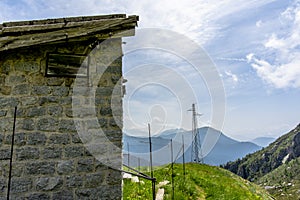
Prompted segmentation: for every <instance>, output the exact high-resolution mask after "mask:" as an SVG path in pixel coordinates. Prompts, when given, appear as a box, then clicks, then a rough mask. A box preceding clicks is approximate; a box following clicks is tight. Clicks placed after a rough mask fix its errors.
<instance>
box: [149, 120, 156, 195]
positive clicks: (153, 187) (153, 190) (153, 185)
mask: <svg viewBox="0 0 300 200" xmlns="http://www.w3.org/2000/svg"><path fill="white" fill-rule="evenodd" d="M148 131H149V148H150V152H149V154H150V173H151V178H153V166H152V143H151V131H150V124H148ZM152 197H153V200H155V180H152Z"/></svg>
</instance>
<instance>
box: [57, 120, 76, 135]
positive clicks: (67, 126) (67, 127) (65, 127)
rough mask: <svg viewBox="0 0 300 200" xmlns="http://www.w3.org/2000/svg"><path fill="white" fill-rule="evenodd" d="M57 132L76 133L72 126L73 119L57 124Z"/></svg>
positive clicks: (73, 125)
mask: <svg viewBox="0 0 300 200" xmlns="http://www.w3.org/2000/svg"><path fill="white" fill-rule="evenodd" d="M59 130H60V131H61V132H73V131H76V127H75V124H74V120H73V119H69V120H66V119H64V120H61V121H60V123H59Z"/></svg>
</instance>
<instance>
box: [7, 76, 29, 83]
mask: <svg viewBox="0 0 300 200" xmlns="http://www.w3.org/2000/svg"><path fill="white" fill-rule="evenodd" d="M24 82H26V77H25V76H24V75H13V76H9V78H8V83H9V84H10V85H17V84H20V83H24Z"/></svg>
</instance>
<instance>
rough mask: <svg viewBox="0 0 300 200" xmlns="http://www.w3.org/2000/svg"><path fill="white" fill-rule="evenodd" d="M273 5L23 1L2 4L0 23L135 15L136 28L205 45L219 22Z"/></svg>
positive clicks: (252, 0) (262, 0)
mask: <svg viewBox="0 0 300 200" xmlns="http://www.w3.org/2000/svg"><path fill="white" fill-rule="evenodd" d="M272 1H274V0H249V1H244V0H224V1H219V0H211V1H209V2H208V1H206V0H200V1H199V0H187V1H181V0H174V1H170V0H160V1H140V0H124V1H119V0H89V1H87V0H73V1H68V2H66V1H62V0H52V1H46V0H29V1H24V2H26V3H24V2H23V3H22V4H24V5H22V6H19V5H18V3H15V4H13V3H10V4H9V5H8V3H7V4H5V3H1V2H0V5H2V4H3V5H2V6H1V8H4V9H5V13H4V14H2V16H0V21H1V20H5V21H8V20H22V19H23V20H24V19H33V18H50V17H66V16H78V15H97V14H98V15H99V14H111V13H126V14H128V15H132V14H136V15H139V16H140V22H139V26H140V27H142V28H145V27H147V28H150V27H152V28H154V27H155V28H157V27H158V28H166V29H171V30H173V31H177V32H179V33H182V34H186V35H187V36H189V37H190V38H192V39H194V40H196V41H197V42H198V43H200V44H204V43H205V42H207V41H209V40H211V39H212V38H214V37H216V36H218V33H219V30H220V29H221V27H222V26H223V24H218V23H217V21H218V20H220V19H222V18H224V17H225V16H230V15H234V14H235V13H236V12H239V11H242V10H246V9H249V10H250V9H252V8H255V7H259V6H261V5H264V4H267V3H269V2H272ZM19 4H20V3H19ZM2 10H3V9H2ZM16 10H18V12H16ZM41 10H43V12H41ZM1 12H2V11H1ZM4 15H5V16H4Z"/></svg>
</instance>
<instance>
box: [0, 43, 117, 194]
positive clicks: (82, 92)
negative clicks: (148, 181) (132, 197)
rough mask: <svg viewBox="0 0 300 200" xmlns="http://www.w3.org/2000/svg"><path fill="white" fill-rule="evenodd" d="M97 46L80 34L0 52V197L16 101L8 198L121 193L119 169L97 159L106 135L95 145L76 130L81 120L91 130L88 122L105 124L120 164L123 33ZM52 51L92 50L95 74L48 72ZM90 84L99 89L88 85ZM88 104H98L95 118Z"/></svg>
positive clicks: (4, 188)
mask: <svg viewBox="0 0 300 200" xmlns="http://www.w3.org/2000/svg"><path fill="white" fill-rule="evenodd" d="M97 42H98V44H99V43H101V41H99V40H98V41H97ZM93 45H94V46H93V47H96V48H95V49H97V51H92V48H91V41H86V40H84V39H83V40H82V41H74V42H72V41H69V42H67V43H66V42H59V43H47V44H42V45H34V46H30V47H26V48H19V49H13V50H8V51H3V52H0V85H1V87H0V199H6V195H7V190H8V188H7V186H8V185H7V183H8V175H9V161H10V156H11V151H10V149H11V145H12V141H11V140H12V132H13V120H14V119H13V116H14V109H15V107H17V118H16V129H15V136H14V137H15V139H14V151H13V156H12V157H13V164H12V166H13V167H12V179H11V188H10V198H11V199H121V196H122V186H121V182H122V177H121V173H120V172H119V171H117V170H114V169H111V168H110V167H111V166H107V165H106V164H105V163H103V162H102V160H101V159H98V158H101V156H102V153H101V152H103V156H107V152H106V146H109V145H111V144H107V143H108V142H107V141H106V140H103V141H106V142H104V143H101V142H100V143H99V142H97V143H95V145H98V146H97V149H98V151H94V152H93V151H90V149H89V148H87V146H86V145H85V144H84V143H87V142H89V141H83V140H82V138H81V136H80V134H79V133H78V130H77V129H76V127H80V120H84V122H82V123H84V124H88V125H87V129H86V134H87V136H88V134H89V130H91V129H94V130H95V131H97V130H98V129H102V130H103V132H104V133H105V137H106V138H107V139H108V141H109V142H111V143H112V144H114V145H115V147H119V148H115V151H113V152H112V151H110V152H108V153H109V155H110V156H111V157H112V158H113V161H112V162H113V163H114V164H113V167H114V168H121V164H122V155H121V148H122V95H123V94H122V39H121V38H120V37H119V38H113V39H109V40H107V41H106V42H105V43H104V44H102V45H98V46H97V44H96V45H95V44H93ZM49 52H50V53H51V52H55V53H58V54H68V55H69V54H71V55H72V54H74V55H75V54H76V55H77V54H80V55H83V54H84V55H89V56H90V72H89V73H90V74H89V75H88V77H82V78H75V77H47V76H45V74H46V64H47V53H49ZM97 55H101V56H100V58H101V59H99V57H97ZM106 66H108V67H107V68H106ZM99 73H101V76H100V78H99V77H98V78H99V80H98V79H95V77H96V76H97V74H99ZM94 80H96V81H97V82H96V83H92V82H93V81H94ZM75 81H77V83H76V88H77V92H78V94H76V96H74V91H75V90H73V89H74V87H75ZM91 86H93V87H92V88H93V89H94V91H95V93H93V94H94V96H91V95H90V94H89V92H87V91H89V88H91ZM91 97H92V98H91ZM83 105H89V106H90V107H91V108H92V109H93V110H94V113H95V115H96V117H97V121H95V120H92V119H91V120H89V116H90V114H89V113H88V112H87V110H89V109H88V106H87V107H84V106H83ZM75 119H76V120H75ZM76 123H77V125H76ZM78 124H79V125H78ZM81 125H82V124H81ZM81 134H82V133H81ZM83 134H85V133H83ZM87 138H88V137H87ZM85 139H86V138H85ZM85 139H84V140H85ZM94 139H95V138H93V137H92V138H91V140H94ZM96 140H101V137H100V138H99V137H98V138H96ZM95 152H98V154H97V155H95ZM105 152H106V153H105Z"/></svg>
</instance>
